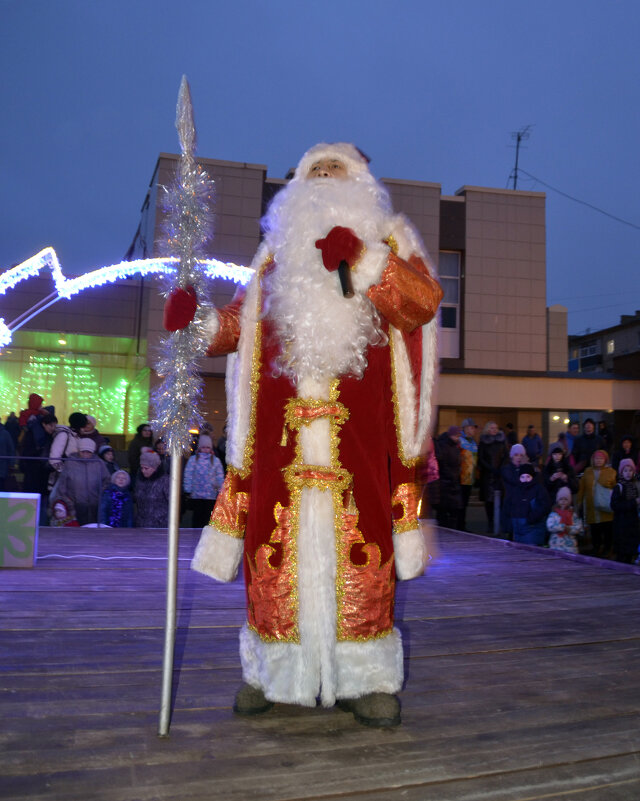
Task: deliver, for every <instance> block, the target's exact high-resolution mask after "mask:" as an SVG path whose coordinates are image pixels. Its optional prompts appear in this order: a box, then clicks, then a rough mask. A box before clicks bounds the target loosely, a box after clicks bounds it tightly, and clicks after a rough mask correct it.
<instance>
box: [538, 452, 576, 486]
mask: <svg viewBox="0 0 640 801" xmlns="http://www.w3.org/2000/svg"><path fill="white" fill-rule="evenodd" d="M542 478H543V480H544V485H545V487H546V488H547V492H548V493H549V497H551V498H555V497H556V493H557V492H558V490H559V489H560V487H568V488H569V490H570V491H571V493H572V494H573V493H576V492H577V491H578V479H577V478H576V474H575V470H574V469H573V467H572V466H571V464H570V462H569V459H568V458H567V455H566V453H565V451H564V448H563V447H562V445H561V444H560V443H559V442H556V443H554V444H553V445H552V446H551V447H550V448H549V458H548V459H547V461H546V464H545V465H544V467H543V468H542Z"/></svg>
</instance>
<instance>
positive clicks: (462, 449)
mask: <svg viewBox="0 0 640 801" xmlns="http://www.w3.org/2000/svg"><path fill="white" fill-rule="evenodd" d="M614 443H615V439H614V437H613V435H612V432H611V431H610V430H609V429H608V428H607V426H606V423H605V422H604V421H602V420H601V421H599V422H598V424H596V422H595V421H594V420H593V419H592V418H587V419H586V420H585V421H584V423H583V424H582V429H581V428H580V425H579V423H577V422H575V421H572V422H571V423H570V424H569V426H568V428H567V431H565V432H561V433H560V435H559V436H558V439H557V441H556V442H553V443H551V444H550V446H549V447H548V449H547V451H546V453H545V449H544V444H543V441H542V438H541V437H540V435H539V433H538V432H537V431H536V428H535V426H534V425H533V424H532V425H529V426H528V428H527V432H526V434H525V436H524V437H523V438H522V440H521V441H520V442H518V441H517V436H516V434H515V429H514V427H513V425H512V424H508V425H507V426H506V427H505V430H504V431H503V430H501V429H500V428H499V426H498V425H497V423H496V422H494V421H489V422H487V423H486V425H485V426H484V428H483V429H482V431H481V432H480V433H479V434H478V427H477V426H476V424H475V422H474V421H473V420H472V419H471V418H467V419H465V420H463V421H462V424H461V426H460V427H458V426H455V425H452V426H450V427H449V428H448V429H447V430H446V431H445V432H443V433H442V434H440V435H439V436H438V437H436V438H435V439H434V441H433V448H432V449H431V451H430V453H429V454H428V459H429V458H434V459H435V461H436V470H435V476H434V471H433V469H432V470H431V473H430V479H429V481H430V486H429V491H428V493H426V495H428V497H429V498H431V502H432V506H433V507H434V511H435V516H436V520H437V522H438V525H440V526H445V527H449V528H457V529H458V530H461V531H465V530H466V528H467V524H466V518H467V508H468V504H469V499H470V497H471V492H472V488H473V487H477V488H478V498H479V500H480V502H481V503H483V504H484V510H485V515H486V531H487V533H490V534H494V535H498V534H499V535H502V536H504V537H506V538H507V539H511V540H514V541H516V542H522V543H527V544H532V545H539V546H547V547H549V548H553V549H556V550H561V551H567V552H573V553H579V552H580V553H586V554H591V555H594V556H598V557H600V558H605V559H616V560H618V561H621V562H627V563H630V562H636V563H640V558H639V549H640V516H639V515H640V497H639V488H640V481H639V479H640V460H639V453H638V446H637V444H636V442H635V440H634V438H633V436H632V435H631V434H626V433H625V434H623V435H622V437H621V438H620V439H619V444H618V445H617V447H616V448H614ZM428 459H427V461H428ZM425 475H426V474H425ZM423 497H425V494H423ZM498 510H499V512H498Z"/></svg>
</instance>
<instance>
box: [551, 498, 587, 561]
mask: <svg viewBox="0 0 640 801" xmlns="http://www.w3.org/2000/svg"><path fill="white" fill-rule="evenodd" d="M583 530H584V527H583V525H582V520H580V518H579V517H578V515H577V514H576V513H575V512H574V511H573V508H572V507H571V490H570V489H569V487H560V489H559V490H558V491H557V493H556V502H555V504H554V506H553V509H552V510H551V512H550V514H549V516H548V517H547V531H548V532H549V548H551V549H552V550H554V551H564V552H565V553H579V550H578V539H579V537H580V536H581V535H582V532H583Z"/></svg>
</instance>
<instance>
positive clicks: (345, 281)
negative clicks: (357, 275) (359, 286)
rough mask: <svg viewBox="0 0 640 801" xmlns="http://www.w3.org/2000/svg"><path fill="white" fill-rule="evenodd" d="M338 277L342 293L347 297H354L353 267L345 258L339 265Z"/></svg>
mask: <svg viewBox="0 0 640 801" xmlns="http://www.w3.org/2000/svg"><path fill="white" fill-rule="evenodd" d="M338 277H339V278H340V287H341V288H342V294H343V296H344V297H345V298H352V297H353V295H354V292H353V284H352V283H351V268H350V267H349V265H348V264H347V262H346V261H345V260H344V259H343V260H342V261H341V262H340V264H339V265H338Z"/></svg>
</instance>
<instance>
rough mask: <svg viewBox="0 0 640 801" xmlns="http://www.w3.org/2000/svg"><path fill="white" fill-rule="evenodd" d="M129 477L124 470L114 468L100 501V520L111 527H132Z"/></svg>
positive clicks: (131, 499)
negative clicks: (114, 470)
mask: <svg viewBox="0 0 640 801" xmlns="http://www.w3.org/2000/svg"><path fill="white" fill-rule="evenodd" d="M130 484H131V479H130V477H129V473H127V472H126V470H116V472H115V473H114V474H113V475H112V476H111V483H110V484H109V486H108V487H106V488H105V490H104V492H103V493H102V499H101V501H100V522H101V523H102V524H103V525H105V526H111V528H132V527H133V498H132V497H131V492H130V491H129V485H130Z"/></svg>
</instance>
